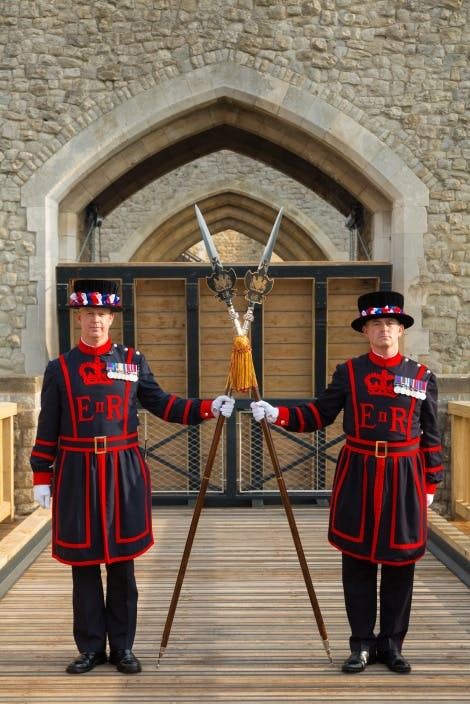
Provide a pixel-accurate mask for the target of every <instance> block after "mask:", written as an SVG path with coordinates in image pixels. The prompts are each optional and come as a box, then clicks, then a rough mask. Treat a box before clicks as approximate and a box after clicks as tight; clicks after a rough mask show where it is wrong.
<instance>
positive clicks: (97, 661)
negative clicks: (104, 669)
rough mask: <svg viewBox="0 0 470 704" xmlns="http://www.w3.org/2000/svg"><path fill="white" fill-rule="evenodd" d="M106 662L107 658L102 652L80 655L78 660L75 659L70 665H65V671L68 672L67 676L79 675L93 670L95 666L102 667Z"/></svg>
mask: <svg viewBox="0 0 470 704" xmlns="http://www.w3.org/2000/svg"><path fill="white" fill-rule="evenodd" d="M107 661H108V658H107V657H106V653H104V652H102V653H94V652H85V653H80V655H79V656H78V658H75V660H72V662H71V663H70V665H67V667H66V668H65V671H66V672H68V673H69V675H80V674H81V673H82V672H89V671H90V670H93V668H94V667H96V666H97V665H104V663H105V662H107Z"/></svg>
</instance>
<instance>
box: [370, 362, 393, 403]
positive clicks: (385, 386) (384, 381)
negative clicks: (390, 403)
mask: <svg viewBox="0 0 470 704" xmlns="http://www.w3.org/2000/svg"><path fill="white" fill-rule="evenodd" d="M394 379H395V377H394V375H393V374H389V373H388V371H387V370H386V369H383V370H382V371H381V372H380V373H379V372H372V373H371V374H367V376H366V377H365V378H364V383H365V385H366V387H367V391H368V393H369V395H370V396H391V397H392V398H395V397H396V393H395V391H394V390H393V381H394Z"/></svg>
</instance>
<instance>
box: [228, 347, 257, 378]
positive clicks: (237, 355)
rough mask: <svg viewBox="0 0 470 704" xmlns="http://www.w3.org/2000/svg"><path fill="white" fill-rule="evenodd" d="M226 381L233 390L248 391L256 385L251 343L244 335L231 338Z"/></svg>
mask: <svg viewBox="0 0 470 704" xmlns="http://www.w3.org/2000/svg"><path fill="white" fill-rule="evenodd" d="M227 383H228V385H229V387H230V388H231V389H233V390H234V391H249V390H250V389H252V388H254V387H255V386H256V385H257V382H256V373H255V368H254V366H253V357H252V355H251V345H250V341H249V339H248V338H247V336H246V335H237V336H236V337H234V338H233V347H232V356H231V359H230V371H229V375H228V382H227Z"/></svg>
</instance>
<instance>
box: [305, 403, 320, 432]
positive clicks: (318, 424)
mask: <svg viewBox="0 0 470 704" xmlns="http://www.w3.org/2000/svg"><path fill="white" fill-rule="evenodd" d="M308 407H309V408H310V410H311V411H312V413H313V415H314V417H315V420H316V422H317V430H319V429H320V428H323V421H322V419H321V416H320V413H319V412H318V408H317V407H316V406H315V404H314V403H309V404H308Z"/></svg>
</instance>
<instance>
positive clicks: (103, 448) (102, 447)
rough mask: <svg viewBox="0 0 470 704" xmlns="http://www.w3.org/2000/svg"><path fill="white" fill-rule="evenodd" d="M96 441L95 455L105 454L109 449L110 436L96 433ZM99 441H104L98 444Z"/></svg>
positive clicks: (94, 439)
mask: <svg viewBox="0 0 470 704" xmlns="http://www.w3.org/2000/svg"><path fill="white" fill-rule="evenodd" d="M93 442H94V443H95V455H105V454H106V452H107V450H108V438H107V436H106V435H95V437H94V438H93ZM98 443H103V444H102V445H100V446H98Z"/></svg>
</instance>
